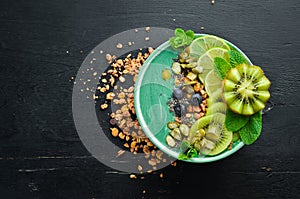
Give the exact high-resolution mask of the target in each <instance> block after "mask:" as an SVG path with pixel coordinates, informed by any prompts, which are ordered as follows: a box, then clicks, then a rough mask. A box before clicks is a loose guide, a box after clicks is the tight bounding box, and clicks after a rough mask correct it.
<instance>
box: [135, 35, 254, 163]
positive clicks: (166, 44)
mask: <svg viewBox="0 0 300 199" xmlns="http://www.w3.org/2000/svg"><path fill="white" fill-rule="evenodd" d="M195 35H197V36H206V35H212V34H203V33H201V34H200V33H195ZM212 36H215V35H212ZM217 37H219V36H217ZM220 38H221V37H220ZM222 39H223V40H224V41H225V42H226V43H227V44H229V45H230V46H231V47H233V48H235V49H236V50H237V51H238V52H240V53H241V54H242V55H243V56H244V57H245V58H246V60H247V61H248V62H249V63H250V64H251V65H253V64H252V62H251V60H250V59H249V58H248V57H247V55H245V53H244V52H243V51H242V50H241V49H240V48H238V47H237V46H236V45H234V44H233V43H231V42H230V41H228V40H226V39H224V38H222ZM168 47H170V43H169V41H166V42H164V43H163V44H161V45H160V46H158V47H157V48H156V49H155V50H154V52H153V53H151V55H150V56H149V57H148V59H146V61H145V62H144V64H143V67H141V71H140V73H139V75H138V78H137V80H136V83H135V84H136V86H135V89H134V106H135V112H136V116H137V119H138V121H139V123H140V125H141V127H142V129H143V131H144V133H145V135H146V136H147V137H148V138H149V139H150V140H151V141H152V142H153V144H154V145H155V146H157V147H158V148H159V149H160V150H162V151H163V152H164V153H166V154H167V155H169V156H171V157H173V158H176V159H178V155H179V153H178V152H175V151H173V150H171V149H170V148H168V147H166V146H165V145H164V144H162V143H161V142H160V141H159V140H158V139H157V138H156V137H155V136H154V135H153V133H152V132H151V131H150V129H149V128H148V126H147V124H146V122H145V120H144V118H143V116H142V111H141V108H140V106H139V103H138V102H139V101H140V87H141V84H142V80H143V77H144V75H145V73H146V71H147V69H148V67H149V66H150V63H151V62H152V60H153V59H154V58H155V57H156V56H157V55H159V54H160V53H161V52H162V51H164V50H165V49H167V48H168ZM244 145H245V144H244V142H242V141H240V142H239V143H238V144H237V145H236V146H235V147H234V148H233V149H231V150H228V151H225V152H223V153H221V154H219V155H216V156H204V157H195V158H190V159H188V160H183V161H185V162H192V163H207V162H214V161H217V160H221V159H223V158H226V157H228V156H230V155H232V154H233V153H235V152H236V151H238V150H240V149H241V148H242V147H243V146H244Z"/></svg>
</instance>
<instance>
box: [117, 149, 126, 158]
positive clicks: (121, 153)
mask: <svg viewBox="0 0 300 199" xmlns="http://www.w3.org/2000/svg"><path fill="white" fill-rule="evenodd" d="M124 153H125V151H124V150H119V151H118V154H117V156H116V157H120V156H121V155H123V154H124Z"/></svg>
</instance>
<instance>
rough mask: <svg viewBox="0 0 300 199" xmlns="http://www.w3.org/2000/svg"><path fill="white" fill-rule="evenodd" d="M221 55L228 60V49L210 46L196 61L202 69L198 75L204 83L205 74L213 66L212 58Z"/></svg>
mask: <svg viewBox="0 0 300 199" xmlns="http://www.w3.org/2000/svg"><path fill="white" fill-rule="evenodd" d="M215 57H221V58H223V59H225V60H226V61H229V55H228V50H226V49H224V48H211V49H210V50H208V51H207V52H206V53H204V54H203V55H202V56H201V57H200V58H199V59H198V61H197V66H198V67H200V68H202V69H203V72H202V73H200V74H199V75H198V77H199V79H200V80H201V82H203V83H204V85H205V78H206V75H207V74H208V73H209V72H210V71H211V70H212V69H213V68H214V58H215Z"/></svg>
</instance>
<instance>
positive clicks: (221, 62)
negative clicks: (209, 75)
mask: <svg viewBox="0 0 300 199" xmlns="http://www.w3.org/2000/svg"><path fill="white" fill-rule="evenodd" d="M214 66H215V71H216V72H217V74H218V76H219V77H220V78H221V79H224V78H225V76H226V74H227V73H228V71H230V69H231V68H232V66H231V64H230V63H228V62H227V61H226V60H225V59H223V58H221V57H215V58H214Z"/></svg>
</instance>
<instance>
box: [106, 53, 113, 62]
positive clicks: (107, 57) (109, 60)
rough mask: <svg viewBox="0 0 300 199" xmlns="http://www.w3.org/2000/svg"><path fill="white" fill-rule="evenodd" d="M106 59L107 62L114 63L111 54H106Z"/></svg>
mask: <svg viewBox="0 0 300 199" xmlns="http://www.w3.org/2000/svg"><path fill="white" fill-rule="evenodd" d="M105 58H106V60H107V62H111V61H112V57H111V55H110V54H106V55H105Z"/></svg>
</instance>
